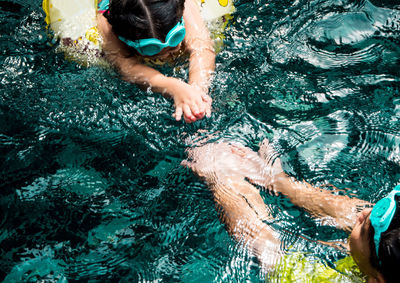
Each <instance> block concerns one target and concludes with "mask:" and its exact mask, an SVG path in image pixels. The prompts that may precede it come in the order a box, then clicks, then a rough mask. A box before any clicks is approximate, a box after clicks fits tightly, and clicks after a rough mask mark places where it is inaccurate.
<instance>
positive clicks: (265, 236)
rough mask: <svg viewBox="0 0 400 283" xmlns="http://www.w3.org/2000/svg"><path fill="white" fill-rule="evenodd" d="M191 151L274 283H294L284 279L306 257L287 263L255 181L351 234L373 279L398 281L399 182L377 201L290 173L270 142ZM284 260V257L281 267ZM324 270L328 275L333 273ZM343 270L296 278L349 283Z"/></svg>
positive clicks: (189, 163)
mask: <svg viewBox="0 0 400 283" xmlns="http://www.w3.org/2000/svg"><path fill="white" fill-rule="evenodd" d="M188 152H189V154H188V160H185V161H183V163H182V164H183V165H184V166H186V167H189V168H191V169H192V170H193V171H194V173H195V174H197V175H198V176H199V177H201V178H203V179H204V180H205V181H206V182H207V184H208V185H209V187H210V190H211V191H212V193H213V195H214V199H215V202H216V205H217V207H218V211H219V212H220V213H221V219H222V220H223V222H224V223H225V224H226V226H227V229H228V231H229V232H230V234H232V236H233V237H234V238H235V239H236V240H237V241H240V242H241V243H243V244H244V245H245V246H246V247H247V248H248V249H249V250H250V251H251V252H253V253H254V254H255V255H256V256H257V257H258V258H259V260H260V262H261V263H262V264H263V266H264V267H265V268H267V269H268V270H269V271H271V274H272V275H273V276H275V277H278V279H277V281H276V280H274V279H272V280H271V281H272V282H292V281H286V280H282V278H286V276H287V274H285V272H286V273H290V272H293V273H295V274H296V273H297V275H296V276H299V272H298V271H297V272H296V268H297V270H298V269H300V268H301V267H302V265H304V262H300V264H296V263H294V264H293V269H290V268H288V267H287V261H285V257H286V259H288V256H289V255H285V251H284V249H283V248H282V247H283V246H284V244H283V243H282V242H281V239H280V237H279V233H278V232H277V231H276V230H275V229H274V228H273V227H272V225H269V224H268V223H273V222H274V218H273V216H272V215H271V213H269V210H268V209H267V207H266V205H265V203H264V200H263V199H262V197H261V195H260V193H259V190H258V189H257V188H256V187H255V186H253V184H255V185H258V186H261V187H264V188H267V189H269V190H270V191H272V192H274V193H275V194H278V193H279V194H282V195H283V196H285V197H286V198H288V199H289V200H290V202H292V203H293V204H294V205H296V206H298V207H300V208H303V209H304V210H306V211H307V212H309V213H310V214H311V215H312V216H313V217H315V218H319V219H321V220H325V221H326V222H327V224H328V225H332V226H334V227H336V228H338V229H341V230H344V231H346V232H348V233H350V237H349V244H348V245H346V248H347V249H348V250H349V251H350V253H351V255H352V257H353V259H354V261H355V264H357V265H358V267H359V269H360V270H361V272H363V273H364V274H365V275H366V276H367V279H368V282H387V283H389V282H398V275H397V268H398V267H399V266H400V185H398V186H396V187H395V188H394V190H393V191H392V192H390V193H389V194H388V195H387V196H386V197H384V198H383V199H381V200H380V201H378V202H377V203H376V204H375V205H373V204H371V203H369V202H367V201H364V200H361V199H357V198H350V197H348V196H344V195H337V194H335V193H334V192H332V191H329V190H325V189H321V188H316V187H313V186H311V185H309V184H307V183H304V182H298V181H296V180H294V179H293V178H291V177H289V176H288V175H287V174H286V173H285V172H284V171H283V169H282V166H281V162H280V160H279V158H277V154H276V152H275V151H274V149H273V148H272V147H271V145H270V144H269V142H268V141H264V142H263V143H262V145H261V147H260V150H259V153H258V154H257V153H255V152H253V151H252V150H251V149H249V148H245V147H242V146H232V145H228V144H224V143H220V144H212V143H210V144H207V145H204V146H202V147H198V148H193V149H190V150H189V151H188ZM371 206H373V208H372V209H371ZM327 220H328V221H327ZM279 262H283V264H281V267H279ZM276 265H278V266H276ZM285 266H286V267H285ZM325 273H326V274H325V275H326V277H328V276H329V275H333V274H332V272H325ZM300 275H301V274H300ZM342 275H343V274H342V273H341V272H336V275H335V276H336V277H335V276H334V277H331V278H329V280H328V279H326V280H323V278H319V279H318V278H313V280H306V281H304V280H302V281H299V280H295V281H294V282H321V281H323V282H349V280H344V281H343V280H339V278H340V276H342ZM279 278H281V279H279ZM335 278H336V279H335Z"/></svg>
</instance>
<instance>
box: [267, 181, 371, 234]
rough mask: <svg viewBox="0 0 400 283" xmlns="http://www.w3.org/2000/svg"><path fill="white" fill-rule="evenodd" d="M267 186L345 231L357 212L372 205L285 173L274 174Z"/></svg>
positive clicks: (347, 230)
mask: <svg viewBox="0 0 400 283" xmlns="http://www.w3.org/2000/svg"><path fill="white" fill-rule="evenodd" d="M269 187H270V188H272V190H274V191H275V192H280V193H282V194H283V195H285V196H286V197H288V198H289V200H290V201H291V202H292V203H293V204H294V205H296V206H298V207H301V208H303V209H304V210H306V211H308V212H309V213H310V214H311V215H313V216H314V217H317V218H320V219H321V220H322V221H326V223H327V224H330V225H335V226H336V227H337V228H339V229H342V230H344V231H346V232H351V231H352V229H353V226H354V224H355V222H356V219H357V214H358V213H359V212H360V211H362V210H363V209H364V208H366V207H369V206H372V204H371V203H369V202H367V201H363V200H360V199H358V198H350V197H348V196H343V195H335V194H334V192H332V191H328V190H325V189H321V188H318V187H313V186H311V185H310V184H308V183H306V182H298V181H295V180H293V179H292V178H290V177H289V176H287V175H286V174H285V173H280V174H278V175H277V176H275V177H274V178H273V184H272V185H271V186H269Z"/></svg>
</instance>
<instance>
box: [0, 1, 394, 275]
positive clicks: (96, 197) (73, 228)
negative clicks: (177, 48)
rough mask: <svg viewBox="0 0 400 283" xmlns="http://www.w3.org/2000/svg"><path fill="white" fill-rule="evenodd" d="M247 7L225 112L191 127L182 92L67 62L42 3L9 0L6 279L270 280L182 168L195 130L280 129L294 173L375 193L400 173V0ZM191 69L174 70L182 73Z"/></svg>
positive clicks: (277, 140) (333, 255)
mask: <svg viewBox="0 0 400 283" xmlns="http://www.w3.org/2000/svg"><path fill="white" fill-rule="evenodd" d="M206 1H207V0H206ZM234 5H235V12H234V14H233V18H232V19H231V20H230V22H229V24H228V25H227V27H226V29H225V38H224V44H223V47H222V50H221V51H220V52H219V53H218V55H217V58H216V64H217V67H216V72H215V75H214V80H213V83H212V87H211V90H210V94H211V96H212V98H213V100H214V104H213V113H212V117H211V118H210V119H205V120H202V121H199V122H196V123H194V124H190V125H186V124H184V123H183V122H179V123H178V122H176V121H175V120H174V119H173V118H172V117H171V115H172V113H173V103H172V101H171V100H169V99H166V98H163V97H162V96H161V95H159V94H157V93H151V92H146V91H142V90H140V89H139V88H137V87H136V86H133V85H130V84H129V83H126V82H124V81H122V80H121V79H120V78H119V76H118V75H117V74H116V73H114V72H113V71H112V70H110V69H108V68H102V67H99V66H91V67H89V68H86V67H84V66H81V65H79V64H77V63H74V62H71V61H69V60H66V59H65V57H64V54H63V53H60V52H58V51H57V44H55V43H53V42H52V40H51V38H49V36H48V32H47V31H46V27H45V23H44V13H43V12H42V9H41V1H38V0H35V1H22V0H6V1H0V21H1V25H0V29H1V31H2V32H1V38H2V40H1V42H0V44H1V50H2V51H1V56H0V61H1V67H0V74H1V76H0V79H1V93H0V151H1V155H0V160H1V163H0V164H1V171H0V178H1V181H0V187H1V193H0V204H1V205H0V210H1V211H0V214H1V215H3V217H2V219H1V221H0V223H1V224H0V227H1V228H0V229H1V230H0V243H1V246H2V249H1V264H0V266H1V268H0V279H1V280H2V279H6V280H5V282H36V281H40V280H50V281H51V280H53V281H56V280H60V282H63V280H64V282H66V281H72V282H74V281H76V282H85V281H92V282H94V281H100V282H112V281H121V282H147V281H151V282H153V281H156V282H157V281H163V282H164V281H165V282H244V281H249V282H258V281H264V280H266V273H265V270H263V269H262V267H261V266H260V264H259V261H258V260H257V258H256V257H255V256H253V255H252V254H250V253H249V252H247V251H246V249H245V248H244V247H243V246H241V245H240V244H237V243H236V242H235V241H234V240H233V239H232V238H231V237H230V235H229V234H228V233H227V231H226V229H225V226H224V225H223V224H222V223H221V222H220V220H219V216H220V215H219V213H218V212H219V211H217V210H216V209H215V205H214V201H213V196H212V194H211V193H210V191H209V190H208V189H207V185H206V184H205V183H204V182H202V181H201V180H199V179H198V178H196V177H195V176H194V175H193V174H192V172H190V170H188V169H186V168H183V167H182V166H181V165H180V163H181V161H182V160H183V159H184V158H185V156H186V154H185V149H186V148H187V147H188V146H191V142H190V141H193V142H194V143H195V142H198V141H203V142H204V139H206V140H207V138H208V141H207V142H209V143H210V142H213V141H228V142H233V143H240V144H242V145H244V146H247V147H250V148H251V149H253V150H258V146H259V143H260V142H261V141H262V140H263V139H265V138H268V139H269V140H270V141H271V143H272V144H273V146H274V147H275V148H276V150H277V152H278V154H280V155H281V159H282V162H283V166H284V169H285V171H286V172H288V173H290V174H291V175H293V176H294V177H296V178H297V179H299V180H306V181H308V182H310V183H312V184H315V185H319V186H324V185H328V184H332V185H334V186H336V187H337V188H338V189H340V190H343V194H349V195H355V196H357V197H360V198H362V199H365V200H367V201H371V202H375V201H377V200H378V199H379V198H381V197H382V196H384V195H385V194H386V193H387V192H388V191H390V190H391V189H392V188H393V187H394V186H395V185H397V184H398V183H399V179H400V159H399V153H400V134H399V130H400V119H399V118H400V107H399V105H400V101H399V97H400V96H399V80H400V73H399V68H398V66H399V63H400V47H399V46H400V44H399V43H400V41H399V35H400V7H399V5H398V3H395V1H390V0H386V1H364V0H363V1H361V0H360V1H358V0H357V1H350V0H348V1H347V0H330V1H317V0H316V1H305V0H299V1H264V0H257V1H247V0H237V1H235V2H234ZM186 67H187V65H186V64H185V63H184V62H179V63H178V64H177V66H175V67H174V68H171V67H169V66H164V67H162V69H163V71H165V72H166V73H167V74H168V75H176V76H178V77H180V78H186V77H187V72H186V71H185V70H186ZM210 135H211V137H210ZM243 166H244V165H243ZM239 169H240V168H234V170H239ZM246 169H248V167H246ZM256 173H257V172H255V175H256ZM328 188H329V187H328ZM346 188H350V189H346ZM261 195H262V198H263V200H264V202H265V204H266V206H267V208H268V210H269V212H270V214H271V215H272V216H273V217H274V220H273V221H272V222H271V223H270V222H268V224H270V225H271V226H272V227H273V228H274V229H275V230H276V231H277V232H278V233H279V235H280V239H281V241H282V242H283V245H284V246H285V247H287V248H290V250H293V251H299V252H305V253H308V254H310V256H311V257H312V258H316V259H318V260H319V261H321V262H325V263H326V264H327V265H330V266H331V265H332V264H333V262H335V261H337V260H339V259H342V258H343V257H344V256H345V254H344V253H342V252H341V251H339V250H337V249H334V248H331V247H326V246H323V245H320V244H318V243H317V242H316V240H323V241H345V240H346V238H347V235H346V234H344V233H342V232H338V231H337V230H336V229H335V228H334V227H331V226H324V225H323V224H324V223H322V222H321V221H316V220H315V219H312V218H311V217H310V215H308V214H307V213H305V212H304V211H301V210H299V209H297V208H295V207H293V205H292V204H290V202H289V201H288V200H287V199H285V198H284V197H282V196H275V195H273V194H271V193H270V192H267V191H265V190H261ZM221 217H223V216H221ZM300 236H301V237H300ZM294 255H295V256H298V257H299V261H301V260H303V259H302V258H303V257H304V255H298V254H294ZM305 261H306V260H304V262H305ZM282 272H284V271H282Z"/></svg>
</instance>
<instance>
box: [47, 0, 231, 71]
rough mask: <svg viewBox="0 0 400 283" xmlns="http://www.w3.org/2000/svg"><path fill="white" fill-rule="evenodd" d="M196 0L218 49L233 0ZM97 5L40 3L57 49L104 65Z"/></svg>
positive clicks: (82, 0) (60, 0)
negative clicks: (97, 21)
mask: <svg viewBox="0 0 400 283" xmlns="http://www.w3.org/2000/svg"><path fill="white" fill-rule="evenodd" d="M197 1H198V3H199V5H200V7H201V15H202V17H203V19H204V20H205V21H206V22H208V23H209V27H210V30H211V33H212V35H213V38H214V40H215V42H216V49H217V50H219V49H220V46H221V42H222V40H223V38H224V35H223V30H224V29H225V27H226V25H227V23H228V20H229V19H230V15H231V14H232V12H233V11H234V6H233V3H232V0H197ZM97 4H98V0H43V3H42V5H43V11H44V12H45V13H46V18H45V21H46V23H47V25H48V27H49V29H50V30H51V31H52V33H53V35H54V37H55V38H56V39H59V40H60V44H59V47H58V49H60V50H61V51H63V52H65V54H66V56H67V58H69V59H72V60H74V61H78V62H80V63H81V64H84V65H92V64H106V62H105V61H104V59H102V57H101V56H100V54H101V37H100V35H99V32H98V30H97V23H96V13H97V6H98V5H97Z"/></svg>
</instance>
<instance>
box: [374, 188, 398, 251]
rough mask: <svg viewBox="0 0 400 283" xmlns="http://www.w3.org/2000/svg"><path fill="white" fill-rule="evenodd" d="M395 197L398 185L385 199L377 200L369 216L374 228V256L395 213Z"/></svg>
mask: <svg viewBox="0 0 400 283" xmlns="http://www.w3.org/2000/svg"><path fill="white" fill-rule="evenodd" d="M396 195H400V185H397V186H396V187H395V188H394V189H393V191H391V192H390V193H389V194H388V195H387V196H386V197H384V198H383V199H381V200H379V201H378V202H377V203H376V204H375V206H374V208H373V209H372V212H371V215H370V216H369V219H370V220H371V224H372V227H374V230H375V235H374V242H375V248H376V256H378V250H379V243H380V241H381V234H382V233H384V232H386V230H387V229H388V228H389V226H390V223H391V222H392V219H393V216H394V213H395V212H396V200H395V199H394V197H395V196H396Z"/></svg>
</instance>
